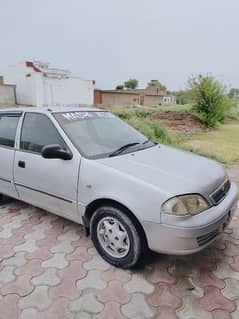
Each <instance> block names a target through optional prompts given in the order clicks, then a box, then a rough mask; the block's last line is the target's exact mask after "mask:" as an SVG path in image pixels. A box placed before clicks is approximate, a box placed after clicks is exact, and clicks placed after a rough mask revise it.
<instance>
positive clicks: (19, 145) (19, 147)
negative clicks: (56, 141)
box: [17, 111, 69, 156]
mask: <svg viewBox="0 0 239 319" xmlns="http://www.w3.org/2000/svg"><path fill="white" fill-rule="evenodd" d="M27 114H37V115H42V116H44V117H46V118H47V119H48V120H49V121H50V122H51V124H52V125H53V127H54V128H55V129H56V131H57V133H58V134H59V136H60V138H61V140H62V141H63V143H64V144H65V146H66V148H68V149H69V146H68V144H67V143H66V141H65V139H64V138H63V136H62V135H61V133H60V132H59V130H58V129H57V127H56V126H55V124H54V123H53V121H52V120H51V118H50V117H49V116H48V115H47V114H44V113H41V112H28V111H26V112H25V113H24V115H23V118H22V122H21V127H20V133H19V141H18V142H19V143H18V148H17V150H18V151H20V152H24V153H30V154H33V155H38V156H41V153H38V152H34V151H29V150H24V149H21V139H22V132H23V126H24V121H25V118H26V116H27Z"/></svg>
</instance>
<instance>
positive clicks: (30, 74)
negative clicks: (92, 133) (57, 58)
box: [9, 61, 94, 107]
mask: <svg viewBox="0 0 239 319" xmlns="http://www.w3.org/2000/svg"><path fill="white" fill-rule="evenodd" d="M9 81H11V82H12V83H14V84H16V98H17V103H18V104H24V105H33V106H40V107H41V106H70V105H79V104H93V102H94V81H88V80H82V79H81V78H79V77H76V76H72V75H71V73H70V72H69V71H67V70H61V69H53V68H49V63H44V62H40V61H26V62H23V63H19V64H16V65H13V66H10V67H9Z"/></svg>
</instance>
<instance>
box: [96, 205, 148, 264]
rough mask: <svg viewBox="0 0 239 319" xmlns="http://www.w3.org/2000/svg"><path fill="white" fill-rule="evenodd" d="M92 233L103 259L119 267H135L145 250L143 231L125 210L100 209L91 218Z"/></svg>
mask: <svg viewBox="0 0 239 319" xmlns="http://www.w3.org/2000/svg"><path fill="white" fill-rule="evenodd" d="M90 233H91V238H92V241H93V243H94V245H95V247H96V249H97V251H98V252H99V254H100V255H101V256H102V258H104V259H105V260H106V261H107V262H109V263H111V264H112V265H115V266H117V267H121V268H130V267H133V266H135V265H136V264H137V263H138V262H139V260H140V257H141V256H142V253H143V252H144V249H145V241H144V236H141V235H142V234H141V230H140V229H139V227H138V226H137V225H136V224H135V223H134V222H133V221H132V220H131V218H130V217H129V216H127V215H126V212H125V211H124V210H123V209H119V208H116V207H112V206H102V207H100V208H98V209H97V210H96V211H95V212H94V214H93V216H92V218H91V222H90Z"/></svg>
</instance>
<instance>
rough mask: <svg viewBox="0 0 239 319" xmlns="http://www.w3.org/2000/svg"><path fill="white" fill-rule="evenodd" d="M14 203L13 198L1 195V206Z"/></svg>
mask: <svg viewBox="0 0 239 319" xmlns="http://www.w3.org/2000/svg"><path fill="white" fill-rule="evenodd" d="M11 201H12V198H11V197H8V196H6V195H3V194H0V205H5V204H7V203H10V202H11Z"/></svg>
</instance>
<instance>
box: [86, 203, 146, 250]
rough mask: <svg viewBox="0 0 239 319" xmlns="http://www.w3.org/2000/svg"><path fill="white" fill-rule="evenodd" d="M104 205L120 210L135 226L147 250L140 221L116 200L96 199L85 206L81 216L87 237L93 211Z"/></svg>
mask: <svg viewBox="0 0 239 319" xmlns="http://www.w3.org/2000/svg"><path fill="white" fill-rule="evenodd" d="M105 205H110V206H112V207H114V208H118V209H120V210H122V211H123V212H124V213H125V214H126V215H127V216H128V217H129V218H130V219H131V220H132V221H133V222H134V224H135V225H136V226H137V228H138V230H139V231H140V234H141V236H143V239H144V243H145V244H146V247H147V248H148V241H147V237H146V235H145V231H144V229H143V226H142V225H141V223H140V221H139V220H138V218H137V217H136V216H135V214H134V213H133V212H132V211H131V210H130V209H129V208H128V207H126V206H125V205H123V204H121V203H120V202H118V201H116V200H113V199H109V198H100V199H96V200H94V201H93V202H91V203H90V204H88V205H87V207H86V210H85V214H84V216H83V222H84V226H85V228H86V233H87V234H88V235H89V234H90V220H91V217H92V215H93V213H94V212H95V210H96V209H98V208H99V207H101V206H105Z"/></svg>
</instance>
